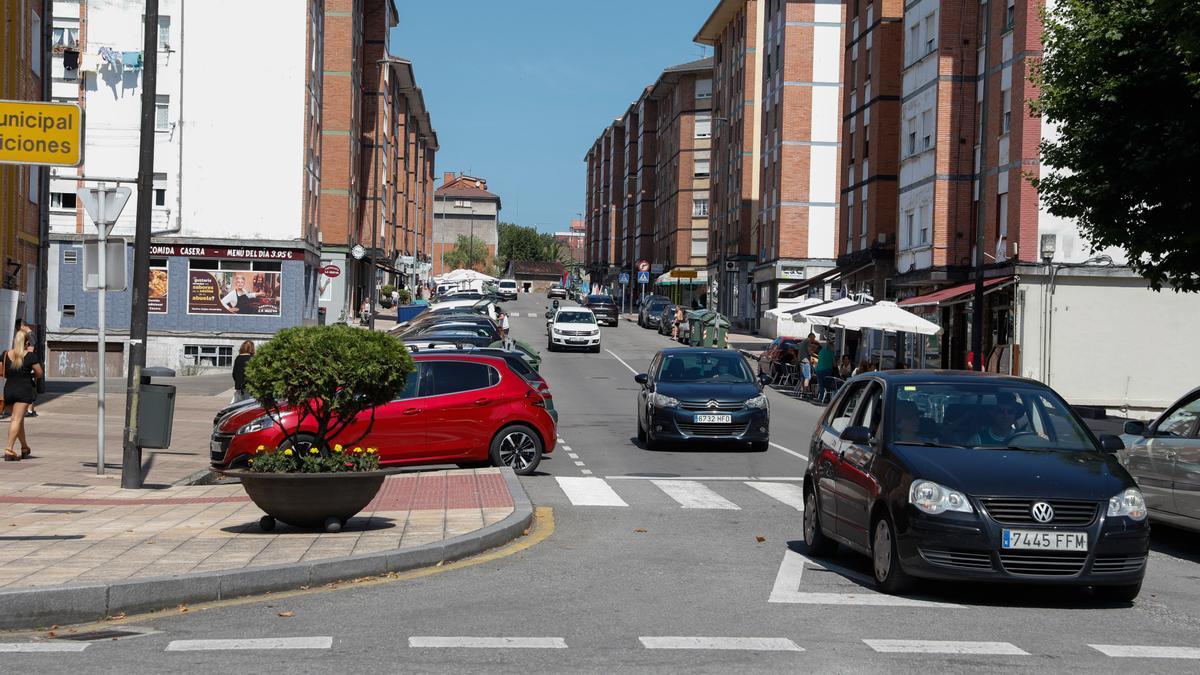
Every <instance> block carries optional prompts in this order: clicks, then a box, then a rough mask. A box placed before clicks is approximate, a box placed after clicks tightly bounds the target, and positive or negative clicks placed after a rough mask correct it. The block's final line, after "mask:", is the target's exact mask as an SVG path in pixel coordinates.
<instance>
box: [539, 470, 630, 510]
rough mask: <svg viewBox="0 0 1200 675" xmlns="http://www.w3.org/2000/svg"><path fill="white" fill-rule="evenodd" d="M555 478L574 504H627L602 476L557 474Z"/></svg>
mask: <svg viewBox="0 0 1200 675" xmlns="http://www.w3.org/2000/svg"><path fill="white" fill-rule="evenodd" d="M555 480H556V481H558V487H560V488H562V491H563V492H564V493H566V495H567V499H569V500H571V503H572V504H574V505H575V506H629V505H628V504H626V503H625V500H624V499H621V497H620V496H618V495H617V493H616V492H615V491H614V490H613V489H612V487H610V486H609V484H608V483H606V482H604V479H603V478H574V477H571V476H557V477H555Z"/></svg>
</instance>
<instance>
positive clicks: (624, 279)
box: [617, 272, 629, 284]
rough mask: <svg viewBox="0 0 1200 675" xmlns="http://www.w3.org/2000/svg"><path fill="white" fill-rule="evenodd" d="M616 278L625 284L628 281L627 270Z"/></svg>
mask: <svg viewBox="0 0 1200 675" xmlns="http://www.w3.org/2000/svg"><path fill="white" fill-rule="evenodd" d="M617 278H618V280H619V281H620V283H622V284H627V283H629V272H621V276H619V277H617Z"/></svg>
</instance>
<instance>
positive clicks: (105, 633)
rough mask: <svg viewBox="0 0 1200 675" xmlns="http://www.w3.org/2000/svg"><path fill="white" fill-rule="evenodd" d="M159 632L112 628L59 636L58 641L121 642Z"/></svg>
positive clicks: (146, 629)
mask: <svg viewBox="0 0 1200 675" xmlns="http://www.w3.org/2000/svg"><path fill="white" fill-rule="evenodd" d="M157 632H158V631H154V630H150V629H148V628H125V629H118V628H111V629H108V630H93V631H88V632H86V633H74V634H68V635H59V636H58V637H57V639H59V640H73V641H75V642H95V641H98V640H120V639H121V638H130V637H141V636H143V635H150V634H152V633H157Z"/></svg>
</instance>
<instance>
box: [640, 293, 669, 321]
mask: <svg viewBox="0 0 1200 675" xmlns="http://www.w3.org/2000/svg"><path fill="white" fill-rule="evenodd" d="M669 304H671V301H670V300H668V299H666V298H664V297H662V296H655V297H654V298H652V299H650V300H649V301H647V302H644V303H642V309H641V311H639V312H638V325H639V326H641V327H642V328H657V327H658V325H659V323H660V322H661V321H662V311H663V308H664V307H666V306H667V305H669Z"/></svg>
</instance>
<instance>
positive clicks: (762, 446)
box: [750, 441, 771, 452]
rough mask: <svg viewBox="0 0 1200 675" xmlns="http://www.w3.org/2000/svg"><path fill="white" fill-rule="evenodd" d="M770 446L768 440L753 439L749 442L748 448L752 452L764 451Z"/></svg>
mask: <svg viewBox="0 0 1200 675" xmlns="http://www.w3.org/2000/svg"><path fill="white" fill-rule="evenodd" d="M770 448H771V442H770V441H754V442H752V443H750V450H752V451H754V452H766V451H767V450H769V449H770Z"/></svg>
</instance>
